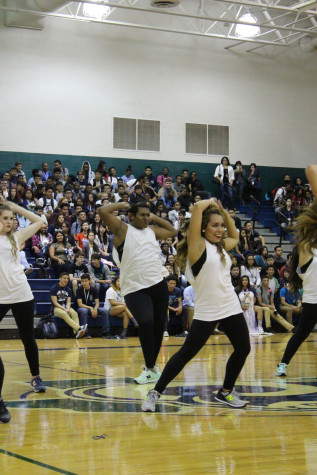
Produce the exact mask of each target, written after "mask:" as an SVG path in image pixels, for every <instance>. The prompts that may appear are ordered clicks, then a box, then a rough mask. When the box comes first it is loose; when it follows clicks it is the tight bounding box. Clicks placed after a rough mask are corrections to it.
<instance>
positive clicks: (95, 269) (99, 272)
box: [88, 253, 111, 293]
mask: <svg viewBox="0 0 317 475" xmlns="http://www.w3.org/2000/svg"><path fill="white" fill-rule="evenodd" d="M88 272H89V274H90V277H91V278H92V280H93V281H94V282H95V287H96V289H97V290H98V292H99V293H100V289H101V288H103V289H105V290H106V289H107V288H108V286H109V285H110V284H111V273H110V269H109V267H108V266H107V265H106V264H104V263H103V262H101V257H100V254H98V253H94V254H92V256H91V263H90V264H89V265H88Z"/></svg>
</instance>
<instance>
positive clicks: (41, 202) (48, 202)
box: [39, 198, 57, 213]
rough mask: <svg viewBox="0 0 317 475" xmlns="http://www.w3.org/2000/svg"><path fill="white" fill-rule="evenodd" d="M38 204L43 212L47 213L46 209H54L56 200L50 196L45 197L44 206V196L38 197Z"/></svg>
mask: <svg viewBox="0 0 317 475" xmlns="http://www.w3.org/2000/svg"><path fill="white" fill-rule="evenodd" d="M52 205H53V207H52ZM39 206H42V207H43V211H44V213H47V211H48V210H52V211H54V209H55V208H56V207H57V201H56V200H54V198H51V199H49V198H46V203H45V206H44V198H40V199H39Z"/></svg>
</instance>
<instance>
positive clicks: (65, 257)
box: [48, 231, 73, 277]
mask: <svg viewBox="0 0 317 475" xmlns="http://www.w3.org/2000/svg"><path fill="white" fill-rule="evenodd" d="M48 252H49V256H50V259H51V266H52V268H53V269H54V272H55V274H56V275H57V276H58V277H59V275H60V273H61V272H66V271H68V269H69V264H70V261H71V258H72V255H73V251H72V246H71V245H70V244H69V243H68V242H66V239H65V236H64V234H63V233H62V232H60V231H57V233H56V234H55V236H54V239H53V242H52V244H51V245H50V247H49V250H48ZM67 273H68V272H67Z"/></svg>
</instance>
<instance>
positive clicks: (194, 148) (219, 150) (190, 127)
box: [186, 123, 229, 155]
mask: <svg viewBox="0 0 317 475" xmlns="http://www.w3.org/2000/svg"><path fill="white" fill-rule="evenodd" d="M186 153H195V154H198V155H228V154H229V127H228V126H226V125H207V124H191V123H188V124H186Z"/></svg>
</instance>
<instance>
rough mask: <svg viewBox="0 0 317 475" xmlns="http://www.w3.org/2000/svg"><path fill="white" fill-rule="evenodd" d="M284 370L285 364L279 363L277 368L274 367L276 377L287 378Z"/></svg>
mask: <svg viewBox="0 0 317 475" xmlns="http://www.w3.org/2000/svg"><path fill="white" fill-rule="evenodd" d="M286 368H287V364H286V363H279V364H278V365H277V366H276V373H275V374H276V376H287V374H286Z"/></svg>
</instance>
